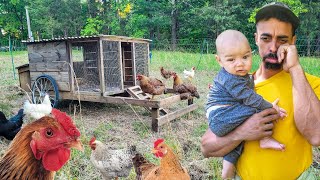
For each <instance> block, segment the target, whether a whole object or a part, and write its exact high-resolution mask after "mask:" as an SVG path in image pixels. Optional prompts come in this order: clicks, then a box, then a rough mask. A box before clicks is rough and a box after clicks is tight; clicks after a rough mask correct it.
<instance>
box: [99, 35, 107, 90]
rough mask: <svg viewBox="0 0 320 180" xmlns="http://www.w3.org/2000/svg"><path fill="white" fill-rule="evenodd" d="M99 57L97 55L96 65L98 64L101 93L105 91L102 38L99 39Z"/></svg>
mask: <svg viewBox="0 0 320 180" xmlns="http://www.w3.org/2000/svg"><path fill="white" fill-rule="evenodd" d="M99 51H100V53H99V57H98V66H99V70H100V71H99V79H100V90H102V94H104V93H105V92H106V84H105V78H104V73H105V72H104V64H103V59H104V56H103V44H102V40H101V39H100V40H99Z"/></svg>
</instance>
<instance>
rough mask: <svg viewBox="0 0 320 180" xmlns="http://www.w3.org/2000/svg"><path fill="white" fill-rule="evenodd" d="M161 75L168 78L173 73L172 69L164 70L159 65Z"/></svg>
mask: <svg viewBox="0 0 320 180" xmlns="http://www.w3.org/2000/svg"><path fill="white" fill-rule="evenodd" d="M160 73H161V76H162V77H163V78H165V79H169V78H170V77H171V76H172V75H173V73H174V72H173V71H169V70H165V69H164V68H163V67H160Z"/></svg>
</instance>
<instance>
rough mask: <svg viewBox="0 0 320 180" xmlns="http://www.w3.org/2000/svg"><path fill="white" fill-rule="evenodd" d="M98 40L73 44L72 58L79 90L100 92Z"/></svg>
mask: <svg viewBox="0 0 320 180" xmlns="http://www.w3.org/2000/svg"><path fill="white" fill-rule="evenodd" d="M98 57H99V56H98V46H97V42H85V43H74V44H72V60H73V69H74V72H75V76H76V77H75V78H76V83H77V85H78V87H79V91H89V92H99V91H100V81H99V68H98Z"/></svg>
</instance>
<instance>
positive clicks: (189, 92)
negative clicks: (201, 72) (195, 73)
mask: <svg viewBox="0 0 320 180" xmlns="http://www.w3.org/2000/svg"><path fill="white" fill-rule="evenodd" d="M173 91H174V92H176V93H179V94H180V98H181V99H190V98H191V97H196V98H200V95H199V93H198V91H197V87H196V86H194V85H193V84H191V83H185V82H183V81H182V80H181V78H180V77H179V76H178V75H177V74H176V73H174V74H173Z"/></svg>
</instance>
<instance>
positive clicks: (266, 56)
mask: <svg viewBox="0 0 320 180" xmlns="http://www.w3.org/2000/svg"><path fill="white" fill-rule="evenodd" d="M267 58H274V59H278V56H277V54H276V53H269V54H267V55H265V56H263V60H266V59H267Z"/></svg>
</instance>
